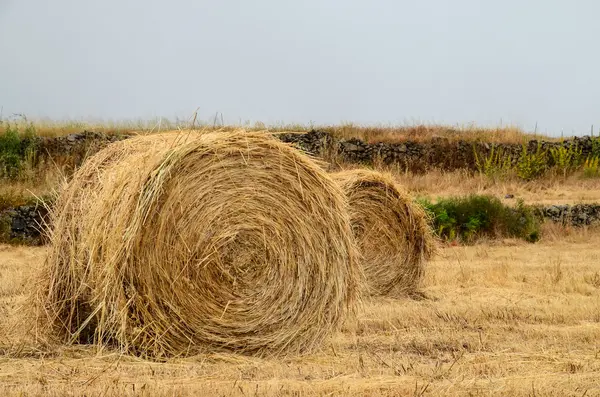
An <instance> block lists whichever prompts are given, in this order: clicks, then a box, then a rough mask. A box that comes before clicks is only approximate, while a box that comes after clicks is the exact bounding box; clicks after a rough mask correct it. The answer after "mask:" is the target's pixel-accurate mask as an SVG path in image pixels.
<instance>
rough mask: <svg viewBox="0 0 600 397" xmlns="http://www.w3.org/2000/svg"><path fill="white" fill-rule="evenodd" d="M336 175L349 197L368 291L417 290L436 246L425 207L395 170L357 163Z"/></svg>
mask: <svg viewBox="0 0 600 397" xmlns="http://www.w3.org/2000/svg"><path fill="white" fill-rule="evenodd" d="M332 176H333V179H334V180H335V181H336V182H337V183H338V184H339V185H340V186H341V187H342V189H343V190H344V191H345V193H346V196H347V198H348V201H349V205H350V218H351V222H352V228H353V231H354V235H355V237H356V240H357V245H358V247H359V249H360V251H361V253H362V268H363V271H364V274H365V280H366V283H367V289H368V294H370V295H390V294H392V295H395V294H399V295H406V294H408V295H410V294H414V293H415V292H417V290H418V288H419V284H420V282H421V279H422V277H423V273H424V264H425V261H426V260H427V259H429V258H430V257H431V256H432V255H433V252H434V247H435V244H434V238H433V235H432V232H431V230H430V227H429V224H428V222H427V217H426V214H425V212H424V210H423V209H422V208H421V207H420V206H419V205H417V204H414V203H413V200H412V199H411V197H409V196H408V195H407V194H406V193H404V192H403V191H402V189H401V188H400V187H399V186H398V185H397V184H396V183H395V182H394V180H393V179H392V177H391V176H390V175H387V174H383V173H380V172H376V171H370V170H364V169H356V170H348V171H341V172H338V173H334V174H332Z"/></svg>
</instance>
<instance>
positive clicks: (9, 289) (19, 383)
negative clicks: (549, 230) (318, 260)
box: [0, 231, 600, 396]
mask: <svg viewBox="0 0 600 397" xmlns="http://www.w3.org/2000/svg"><path fill="white" fill-rule="evenodd" d="M44 254H45V249H44V248H26V247H11V246H0V316H1V317H0V394H1V395H3V396H11V395H18V396H38V395H50V396H63V395H77V396H134V395H136V396H137V395H146V396H196V395H223V396H229V395H240V396H253V395H259V396H263V395H266V396H288V395H292V396H320V395H345V396H348V395H356V396H398V395H409V396H454V395H473V396H489V395H493V396H600V233H597V231H596V232H595V233H593V232H591V231H590V232H586V231H583V232H576V233H572V234H571V235H568V236H561V237H560V238H557V239H552V238H547V239H546V240H545V241H542V242H540V243H538V244H534V245H532V244H528V243H523V242H517V241H512V240H505V241H502V242H494V243H489V244H485V243H483V244H478V245H475V246H471V247H460V246H457V247H446V248H443V249H441V251H440V253H439V255H438V256H437V257H436V259H435V260H434V261H433V262H431V263H430V265H429V267H428V271H427V276H426V280H425V286H424V293H425V295H426V298H425V299H423V300H397V299H383V298H381V299H374V300H371V301H367V302H365V304H364V307H363V309H362V310H361V311H360V315H359V320H358V322H356V323H351V324H347V325H346V326H345V327H344V330H343V331H342V332H340V333H339V334H337V335H335V336H334V337H333V338H332V339H331V340H328V341H326V342H325V343H324V346H323V349H322V351H320V352H318V353H316V354H311V355H307V356H302V357H289V358H279V359H268V358H267V359H258V358H252V357H246V356H237V355H223V354H219V355H204V356H198V357H193V358H187V359H176V360H173V361H171V362H167V363H154V362H150V361H143V360H140V359H137V358H134V357H129V356H122V355H118V354H116V353H113V352H110V351H104V352H97V351H95V350H92V349H91V348H89V347H69V348H61V347H40V346H34V345H32V343H31V342H30V341H28V339H27V337H25V336H23V335H25V334H26V333H25V332H24V331H25V330H24V329H23V327H30V326H31V325H28V324H20V323H19V321H18V319H19V318H22V316H23V314H24V313H20V310H19V306H20V304H21V303H22V302H23V300H24V297H25V294H26V292H27V290H28V288H31V283H30V282H29V281H28V280H29V279H28V277H29V276H30V275H31V274H32V273H33V272H34V271H35V269H36V267H38V266H39V265H40V263H41V262H42V261H43V257H44Z"/></svg>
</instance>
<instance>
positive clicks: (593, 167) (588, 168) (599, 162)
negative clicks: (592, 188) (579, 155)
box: [583, 155, 600, 178]
mask: <svg viewBox="0 0 600 397" xmlns="http://www.w3.org/2000/svg"><path fill="white" fill-rule="evenodd" d="M583 176H584V177H585V178H598V177H600V155H596V156H594V155H590V156H588V158H587V159H585V162H584V163H583Z"/></svg>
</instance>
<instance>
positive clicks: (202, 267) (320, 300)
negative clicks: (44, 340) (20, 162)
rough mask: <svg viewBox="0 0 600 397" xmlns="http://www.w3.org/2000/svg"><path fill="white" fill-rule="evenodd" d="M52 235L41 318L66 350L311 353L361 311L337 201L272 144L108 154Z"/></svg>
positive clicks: (171, 140) (326, 181) (137, 148)
mask: <svg viewBox="0 0 600 397" xmlns="http://www.w3.org/2000/svg"><path fill="white" fill-rule="evenodd" d="M53 225H54V229H53V232H52V234H51V247H50V249H49V253H48V258H47V260H46V263H45V266H44V269H43V274H42V275H40V283H41V288H40V289H39V291H40V292H39V293H38V294H37V296H36V301H37V311H38V314H41V315H38V316H37V317H39V318H41V322H40V325H41V326H42V327H45V326H46V325H47V324H50V328H49V331H50V334H51V335H53V336H55V337H56V338H58V339H59V340H61V341H63V342H73V341H78V342H93V343H96V344H98V345H99V346H106V345H109V344H111V345H115V346H117V347H119V348H120V349H122V350H124V351H127V352H130V353H135V354H138V355H141V356H147V357H153V358H160V357H172V356H178V355H189V354H194V353H199V352H203V351H207V350H223V349H225V350H233V351H236V352H242V353H251V354H258V355H264V354H280V353H284V352H305V351H310V350H312V349H314V348H315V347H317V346H318V345H319V343H320V342H322V340H323V339H324V338H325V337H326V336H327V335H328V334H330V333H331V332H333V331H334V330H336V329H337V328H338V327H339V326H340V324H341V323H342V322H343V321H344V319H345V318H346V317H347V315H349V314H351V313H352V312H353V309H354V307H355V304H356V302H357V300H358V299H359V284H360V275H361V272H360V269H359V267H358V266H359V265H358V257H359V254H358V252H357V250H356V246H355V243H354V239H353V237H352V231H351V225H350V219H349V214H348V210H347V202H346V199H345V196H344V193H343V191H342V190H341V189H340V188H339V187H338V186H337V185H336V184H335V183H334V182H333V180H332V179H331V178H330V177H329V176H328V175H327V174H326V173H325V172H324V171H323V170H322V169H321V168H319V167H318V165H316V164H315V163H314V162H313V161H311V160H310V159H309V158H308V157H306V156H304V155H303V154H301V153H300V152H298V151H297V150H295V149H293V148H291V147H290V146H288V145H286V144H284V143H281V142H280V141H278V140H276V139H275V138H273V137H271V136H269V135H268V134H266V133H261V132H245V131H233V132H218V133H208V134H201V135H197V134H190V135H189V136H188V137H186V138H185V139H181V138H180V137H179V136H178V135H174V134H157V135H150V136H142V137H136V138H132V139H129V140H126V141H122V142H117V143H115V144H112V145H110V146H109V147H107V148H105V149H104V150H103V151H101V152H99V153H98V154H96V155H95V156H93V157H92V158H90V159H89V160H88V161H87V162H86V163H85V164H84V165H83V166H82V168H81V169H80V170H79V171H78V172H77V173H76V174H75V175H74V177H73V180H72V181H71V183H70V184H69V186H68V187H67V188H66V190H65V191H64V192H63V193H62V195H61V196H60V198H59V200H58V202H57V205H56V209H55V211H54V213H53Z"/></svg>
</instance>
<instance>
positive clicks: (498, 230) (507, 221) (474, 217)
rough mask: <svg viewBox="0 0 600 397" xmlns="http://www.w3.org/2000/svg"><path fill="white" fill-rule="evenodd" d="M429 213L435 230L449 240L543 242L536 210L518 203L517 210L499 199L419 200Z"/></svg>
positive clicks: (486, 197)
mask: <svg viewBox="0 0 600 397" xmlns="http://www.w3.org/2000/svg"><path fill="white" fill-rule="evenodd" d="M418 201H419V203H420V204H421V205H422V206H423V207H424V208H425V209H426V210H427V211H428V212H429V214H430V215H431V219H432V222H433V228H434V230H435V231H436V232H437V234H438V235H439V236H440V237H441V238H442V239H445V240H461V241H463V242H472V241H474V240H475V239H477V238H480V237H486V236H487V237H492V238H494V237H517V238H522V239H525V240H527V241H530V242H535V241H537V240H538V239H539V237H540V236H539V223H538V221H537V219H536V218H535V216H534V213H533V210H532V209H531V208H529V207H527V206H525V205H524V204H523V202H522V201H518V203H517V206H516V207H510V206H507V205H504V204H503V203H502V202H501V201H500V200H499V199H498V198H496V197H492V196H485V195H481V196H480V195H471V196H466V197H453V198H444V199H439V200H438V201H437V202H436V203H432V202H431V201H429V200H427V199H421V200H418Z"/></svg>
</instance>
